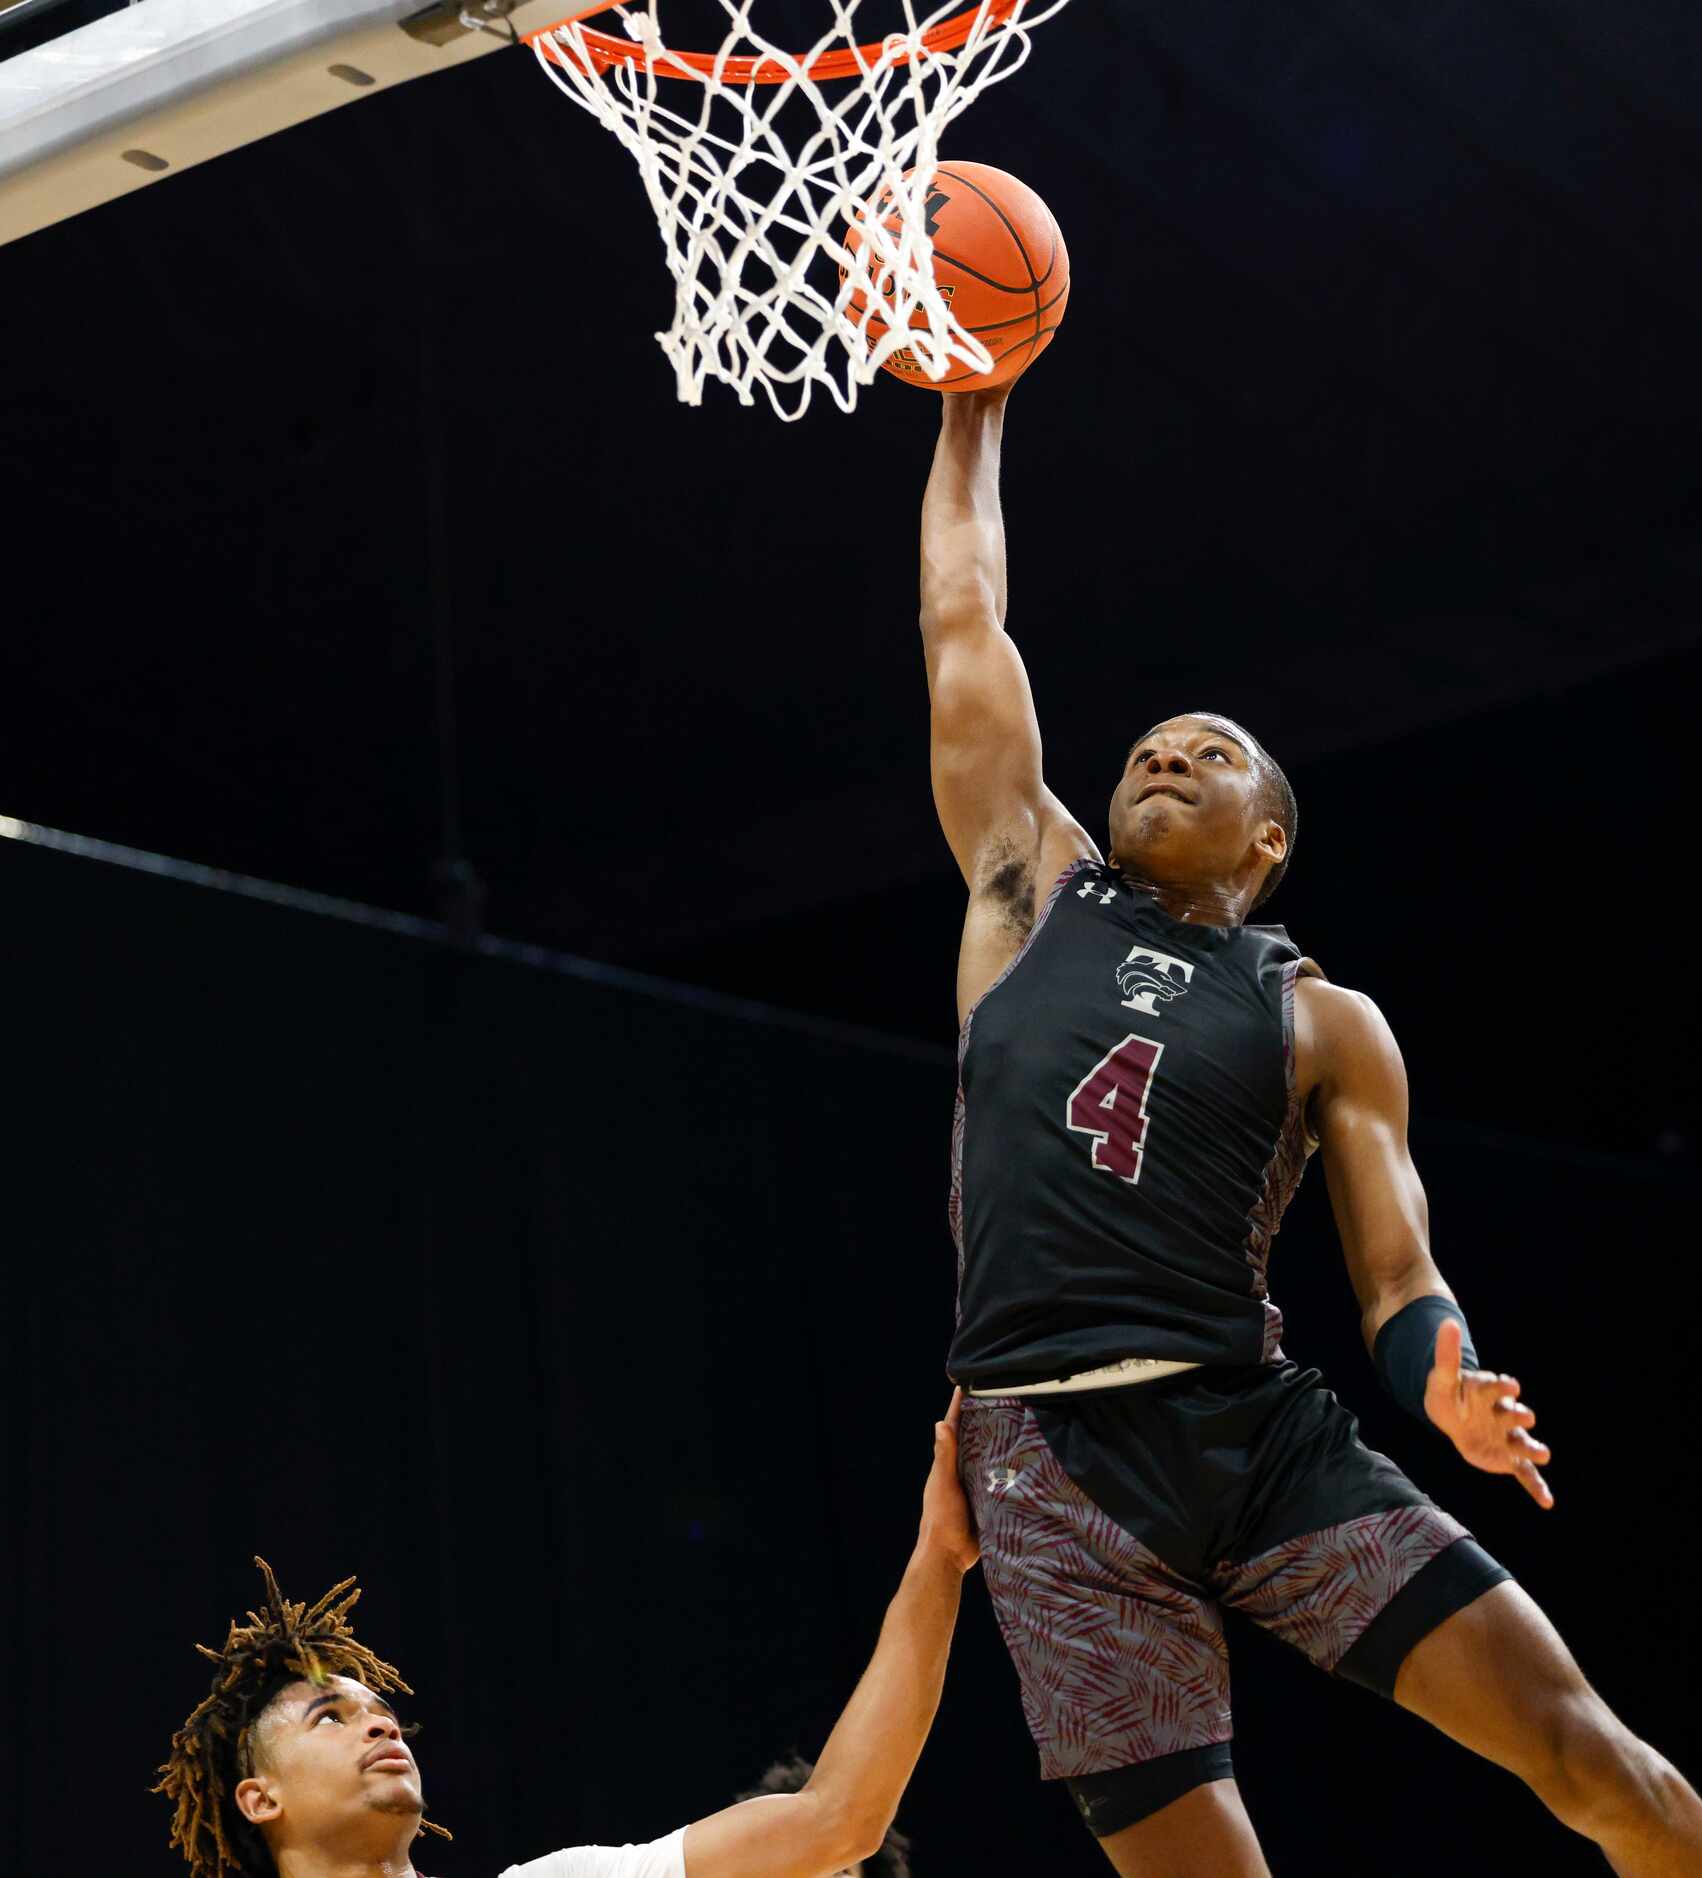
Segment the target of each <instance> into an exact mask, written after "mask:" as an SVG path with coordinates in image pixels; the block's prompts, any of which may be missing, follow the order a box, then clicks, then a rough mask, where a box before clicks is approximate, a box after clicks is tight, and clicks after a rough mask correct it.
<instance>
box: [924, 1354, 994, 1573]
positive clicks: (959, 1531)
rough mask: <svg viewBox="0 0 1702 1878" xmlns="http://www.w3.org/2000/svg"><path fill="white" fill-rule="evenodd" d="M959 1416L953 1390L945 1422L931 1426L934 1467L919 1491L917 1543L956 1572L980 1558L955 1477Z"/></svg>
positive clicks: (959, 1404) (960, 1409) (958, 1396)
mask: <svg viewBox="0 0 1702 1878" xmlns="http://www.w3.org/2000/svg"><path fill="white" fill-rule="evenodd" d="M962 1413H963V1391H962V1390H961V1389H954V1390H953V1391H952V1398H951V1407H950V1408H948V1409H947V1410H946V1418H945V1420H944V1421H943V1422H935V1423H934V1465H933V1466H932V1468H930V1469H929V1472H928V1484H927V1485H926V1486H925V1487H924V1488H923V1489H922V1530H921V1533H920V1535H919V1537H918V1540H917V1543H918V1544H919V1545H924V1546H927V1547H928V1548H929V1549H930V1550H933V1551H937V1552H940V1553H943V1554H944V1556H945V1557H947V1558H949V1559H950V1560H951V1561H952V1563H953V1564H954V1565H956V1567H957V1568H958V1570H959V1571H963V1572H966V1571H968V1570H969V1568H970V1566H971V1565H973V1564H974V1563H975V1561H976V1560H977V1559H978V1558H980V1556H981V1547H980V1545H979V1544H978V1543H977V1541H976V1538H975V1529H974V1527H973V1526H972V1525H971V1524H970V1520H969V1502H968V1500H967V1499H965V1498H964V1493H963V1487H962V1484H961V1483H960V1482H959V1480H958V1477H957V1424H958V1418H959V1416H960V1415H961V1414H962Z"/></svg>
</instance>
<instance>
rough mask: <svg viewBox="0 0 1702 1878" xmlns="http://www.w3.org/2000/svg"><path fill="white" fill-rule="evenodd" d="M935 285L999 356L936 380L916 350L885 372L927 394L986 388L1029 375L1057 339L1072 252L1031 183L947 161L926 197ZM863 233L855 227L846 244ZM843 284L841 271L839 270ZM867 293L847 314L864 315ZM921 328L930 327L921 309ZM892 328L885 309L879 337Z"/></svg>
mask: <svg viewBox="0 0 1702 1878" xmlns="http://www.w3.org/2000/svg"><path fill="white" fill-rule="evenodd" d="M914 173H915V172H914V171H911V172H909V174H912V175H913V174H914ZM928 234H929V237H930V239H931V240H932V241H933V244H934V279H935V281H936V282H937V283H938V285H939V289H940V292H941V293H942V294H943V295H944V297H945V300H946V303H947V305H948V306H949V307H950V308H951V310H952V313H953V315H954V317H955V318H957V319H958V320H959V321H960V322H961V323H962V324H963V326H964V327H965V328H966V329H967V330H968V331H969V332H972V333H973V334H974V335H975V337H976V338H977V339H979V340H980V341H981V343H982V345H984V346H985V347H986V348H987V350H988V351H989V352H990V353H991V354H992V355H993V369H992V370H991V371H990V372H976V371H971V370H970V369H969V367H967V366H961V365H956V364H954V365H953V368H952V370H951V371H950V372H948V373H947V374H946V376H945V377H944V378H942V379H941V380H940V381H939V382H938V383H937V384H936V383H935V382H934V380H932V379H931V378H929V376H928V374H927V372H926V371H924V370H923V367H922V363H921V361H920V360H919V359H918V358H917V357H916V354H915V353H914V352H912V351H911V349H910V348H909V347H908V346H905V347H902V348H901V349H900V350H898V351H897V352H894V353H893V354H892V356H891V357H890V358H888V359H886V360H885V361H884V362H883V368H882V369H883V370H885V371H888V372H891V373H892V375H893V377H894V378H899V379H902V380H904V382H905V383H907V384H912V385H920V386H922V388H923V389H924V390H926V391H984V390H986V389H987V387H989V386H991V385H1002V384H1004V383H1006V382H1007V381H1008V380H1010V379H1012V378H1015V377H1016V376H1017V374H1018V373H1019V372H1023V371H1026V370H1027V369H1028V367H1029V366H1031V365H1032V364H1033V363H1034V361H1035V360H1036V359H1037V358H1039V356H1040V355H1041V353H1042V352H1044V351H1045V350H1046V348H1047V347H1048V346H1049V345H1050V344H1051V343H1052V335H1053V333H1055V332H1056V331H1057V330H1058V324H1059V322H1060V321H1061V320H1062V319H1063V317H1064V308H1065V307H1066V306H1068V304H1069V299H1070V256H1069V251H1068V250H1067V249H1066V248H1065V246H1064V237H1063V236H1062V235H1061V234H1060V233H1059V231H1058V224H1057V222H1056V221H1055V220H1054V219H1053V215H1052V211H1051V210H1050V209H1049V208H1047V206H1046V204H1045V203H1044V202H1042V201H1041V199H1040V198H1039V196H1037V195H1036V194H1035V193H1034V191H1033V190H1032V189H1030V188H1029V186H1028V185H1027V183H1025V182H1023V181H1021V180H1020V178H1018V177H1015V176H1012V175H1009V174H1008V173H1007V172H1006V171H1004V170H996V169H994V168H992V166H991V165H990V164H986V163H942V164H941V165H940V166H939V168H938V169H937V170H935V172H934V184H933V188H932V189H931V190H930V191H929V194H928ZM860 239H861V237H860V234H859V231H858V229H857V227H856V226H855V224H853V225H852V227H851V228H850V230H849V231H848V233H847V236H846V244H845V245H846V246H847V247H848V248H851V249H853V250H855V249H856V248H857V246H858V245H859V242H860ZM841 278H843V270H841ZM863 306H864V297H863V295H862V294H860V293H857V294H853V295H852V297H851V301H850V304H849V306H848V307H847V309H846V311H847V312H848V313H849V314H850V316H851V318H852V319H854V320H861V318H862V317H863ZM911 323H912V324H913V325H916V326H920V325H923V324H924V323H925V320H924V316H923V315H922V314H921V313H918V314H917V315H916V316H915V318H914V319H913V321H912V322H911ZM886 330H887V328H886V325H885V324H884V322H883V321H882V320H881V317H880V315H879V314H878V313H876V314H874V315H873V316H872V317H871V318H870V320H869V326H868V331H869V335H870V337H871V338H877V339H878V338H880V337H881V336H882V335H883V334H884V333H885V332H886Z"/></svg>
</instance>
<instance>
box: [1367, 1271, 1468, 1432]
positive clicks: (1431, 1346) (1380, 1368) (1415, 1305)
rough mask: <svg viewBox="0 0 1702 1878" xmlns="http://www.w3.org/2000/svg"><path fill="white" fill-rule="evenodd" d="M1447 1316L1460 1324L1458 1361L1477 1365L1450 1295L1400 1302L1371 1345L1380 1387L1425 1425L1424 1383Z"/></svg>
mask: <svg viewBox="0 0 1702 1878" xmlns="http://www.w3.org/2000/svg"><path fill="white" fill-rule="evenodd" d="M1450 1317H1451V1318H1453V1320H1454V1321H1455V1323H1457V1324H1458V1325H1459V1327H1460V1332H1461V1338H1462V1342H1461V1348H1460V1361H1461V1363H1462V1364H1463V1365H1464V1366H1465V1368H1467V1369H1476V1368H1477V1367H1478V1360H1477V1351H1476V1350H1475V1349H1474V1348H1473V1347H1472V1333H1471V1331H1470V1330H1469V1329H1468V1328H1467V1327H1466V1320H1465V1315H1464V1313H1463V1312H1462V1311H1461V1310H1460V1307H1459V1306H1458V1305H1457V1304H1456V1303H1455V1302H1454V1301H1453V1299H1452V1298H1414V1299H1413V1301H1412V1302H1411V1303H1410V1304H1403V1305H1402V1306H1401V1308H1400V1309H1399V1310H1398V1311H1396V1313H1395V1314H1394V1316H1393V1317H1391V1318H1390V1319H1389V1321H1388V1322H1387V1323H1386V1324H1385V1325H1384V1326H1383V1328H1382V1329H1381V1330H1379V1331H1378V1333H1377V1341H1376V1343H1374V1344H1373V1345H1372V1347H1371V1360H1372V1361H1373V1362H1374V1363H1375V1364H1376V1365H1377V1374H1378V1375H1379V1376H1381V1377H1382V1379H1383V1387H1384V1388H1385V1389H1387V1390H1388V1392H1389V1393H1390V1395H1392V1396H1393V1397H1394V1398H1395V1400H1396V1401H1397V1402H1398V1403H1399V1404H1400V1405H1401V1407H1402V1408H1404V1409H1405V1410H1406V1411H1407V1413H1408V1414H1409V1415H1416V1416H1417V1417H1418V1419H1419V1420H1420V1421H1421V1422H1423V1423H1424V1425H1425V1426H1426V1427H1429V1426H1430V1425H1431V1422H1430V1417H1429V1416H1428V1415H1426V1414H1425V1412H1424V1385H1425V1384H1426V1383H1427V1382H1428V1381H1429V1380H1430V1371H1431V1369H1432V1367H1433V1366H1434V1364H1435V1361H1436V1333H1437V1331H1439V1330H1440V1329H1441V1328H1442V1325H1443V1323H1444V1321H1445V1320H1446V1319H1448V1318H1450Z"/></svg>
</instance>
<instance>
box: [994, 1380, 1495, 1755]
mask: <svg viewBox="0 0 1702 1878" xmlns="http://www.w3.org/2000/svg"><path fill="white" fill-rule="evenodd" d="M960 1449H961V1471H962V1477H963V1483H964V1487H965V1490H966V1491H967V1493H968V1495H969V1501H970V1505H971V1507H972V1509H973V1512H974V1516H975V1521H976V1526H977V1530H978V1532H979V1534H980V1539H981V1563H982V1570H983V1573H984V1575H985V1577H986V1581H987V1588H988V1591H989V1592H990V1594H991V1596H992V1599H993V1608H994V1610H995V1612H996V1613H997V1615H998V1620H999V1627H1000V1629H1001V1630H1002V1631H1003V1633H1004V1638H1005V1643H1006V1646H1007V1647H1008V1648H1009V1650H1010V1653H1011V1657H1012V1659H1013V1661H1014V1662H1015V1664H1016V1669H1017V1674H1018V1677H1019V1678H1020V1680H1021V1683H1022V1701H1023V1709H1024V1712H1025V1714H1026V1716H1027V1718H1028V1726H1029V1729H1030V1732H1031V1733H1032V1734H1033V1736H1034V1740H1035V1744H1036V1745H1037V1746H1038V1748H1039V1750H1040V1763H1041V1771H1042V1773H1043V1774H1044V1776H1045V1777H1046V1778H1047V1779H1049V1780H1056V1779H1067V1778H1071V1777H1078V1776H1082V1775H1087V1774H1097V1773H1105V1772H1109V1771H1111V1770H1112V1769H1116V1768H1123V1767H1130V1766H1133V1765H1135V1764H1137V1763H1140V1762H1143V1761H1148V1760H1152V1759H1155V1758H1157V1757H1158V1756H1160V1755H1166V1754H1176V1753H1180V1752H1182V1751H1184V1750H1186V1749H1193V1748H1201V1747H1206V1746H1208V1745H1210V1744H1212V1743H1216V1742H1225V1741H1228V1740H1229V1739H1230V1736H1231V1734H1232V1732H1233V1731H1232V1729H1231V1726H1230V1714H1229V1656H1228V1651H1227V1649H1226V1647H1225V1643H1224V1636H1223V1620H1222V1617H1221V1614H1220V1607H1223V1606H1227V1607H1228V1608H1230V1609H1232V1610H1236V1611H1240V1612H1242V1613H1243V1614H1244V1615H1246V1616H1247V1617H1249V1618H1251V1619H1252V1620H1253V1622H1254V1623H1256V1624H1259V1625H1260V1626H1261V1627H1262V1628H1264V1629H1265V1630H1268V1631H1270V1632H1272V1633H1273V1634H1274V1635H1276V1636H1278V1637H1280V1638H1282V1640H1283V1641H1284V1642H1285V1643H1291V1644H1293V1645H1294V1647H1295V1648H1296V1649H1298V1650H1300V1651H1302V1652H1303V1653H1304V1654H1305V1655H1306V1656H1308V1657H1310V1658H1311V1660H1312V1661H1313V1662H1314V1663H1316V1664H1317V1665H1318V1666H1319V1667H1320V1668H1321V1669H1325V1670H1330V1671H1334V1670H1335V1669H1336V1668H1337V1666H1338V1665H1339V1664H1340V1663H1341V1661H1342V1658H1343V1657H1344V1656H1345V1655H1346V1654H1347V1652H1348V1651H1349V1650H1350V1649H1351V1648H1352V1646H1353V1645H1354V1643H1355V1642H1356V1641H1357V1640H1358V1639H1359V1638H1360V1636H1361V1634H1362V1633H1363V1632H1364V1631H1365V1629H1366V1626H1367V1625H1369V1624H1370V1623H1371V1620H1372V1619H1373V1618H1374V1617H1376V1616H1377V1615H1378V1613H1379V1612H1381V1611H1383V1610H1384V1608H1385V1607H1386V1606H1387V1605H1388V1604H1389V1603H1390V1600H1391V1599H1393V1598H1394V1597H1395V1595H1396V1593H1397V1592H1399V1591H1400V1590H1401V1589H1402V1588H1403V1587H1404V1586H1405V1585H1406V1584H1407V1583H1408V1582H1409V1581H1410V1580H1411V1579H1412V1578H1413V1577H1414V1575H1415V1574H1417V1573H1418V1572H1419V1571H1421V1570H1422V1569H1423V1568H1424V1567H1425V1566H1426V1565H1428V1564H1429V1563H1430V1562H1431V1561H1432V1560H1433V1559H1436V1558H1437V1557H1438V1556H1439V1555H1440V1554H1441V1553H1443V1552H1444V1551H1446V1550H1447V1549H1448V1548H1449V1547H1451V1546H1453V1545H1454V1544H1455V1542H1456V1541H1459V1540H1462V1539H1466V1538H1467V1537H1468V1535H1467V1533H1466V1530H1465V1528H1464V1527H1463V1526H1461V1525H1460V1524H1459V1523H1458V1522H1457V1521H1456V1520H1453V1519H1450V1518H1449V1517H1448V1515H1447V1514H1446V1513H1444V1512H1442V1511H1440V1509H1438V1508H1437V1507H1435V1506H1433V1505H1432V1504H1431V1503H1430V1502H1429V1501H1428V1500H1426V1499H1425V1498H1424V1496H1423V1495H1422V1494H1421V1493H1420V1492H1419V1491H1418V1489H1417V1488H1416V1487H1414V1486H1413V1485H1412V1483H1411V1482H1410V1481H1409V1480H1408V1479H1407V1478H1406V1476H1405V1475H1404V1474H1402V1473H1401V1472H1400V1470H1399V1469H1398V1468H1396V1467H1395V1465H1394V1464H1393V1462H1391V1461H1389V1460H1388V1459H1386V1458H1385V1457H1384V1456H1383V1455H1380V1454H1376V1453H1374V1452H1373V1451H1372V1450H1371V1449H1369V1448H1367V1447H1365V1446H1364V1444H1363V1443H1362V1442H1361V1441H1360V1440H1359V1437H1358V1425H1357V1423H1356V1422H1355V1421H1354V1419H1353V1417H1352V1416H1351V1415H1349V1414H1348V1412H1347V1411H1346V1410H1345V1409H1343V1408H1342V1406H1341V1404H1340V1403H1339V1402H1337V1401H1336V1398H1335V1397H1334V1396H1333V1395H1332V1394H1331V1393H1330V1392H1329V1391H1328V1390H1327V1389H1325V1388H1324V1387H1323V1386H1322V1382H1321V1379H1320V1378H1319V1376H1318V1372H1317V1371H1315V1370H1311V1371H1302V1370H1300V1369H1299V1368H1297V1366H1296V1365H1294V1364H1292V1363H1290V1364H1286V1365H1280V1366H1275V1365H1273V1366H1268V1367H1263V1368H1248V1369H1224V1368H1209V1369H1200V1370H1193V1371H1189V1372H1187V1373H1185V1374H1182V1375H1178V1376H1174V1377H1170V1378H1166V1379H1163V1380H1160V1381H1156V1382H1149V1383H1142V1384H1139V1385H1137V1386H1135V1387H1132V1388H1126V1389H1118V1390H1109V1391H1105V1392H1102V1393H1099V1394H1093V1395H1079V1396H1053V1397H1042V1398H1038V1399H1036V1398H1015V1397H1003V1398H1000V1397H992V1398H986V1399H977V1398H974V1397H966V1398H965V1400H964V1404H963V1423H962V1430H961V1436H960ZM1474 1549H1475V1548H1474ZM1485 1563H1486V1564H1487V1565H1488V1567H1489V1570H1490V1573H1491V1574H1492V1575H1500V1576H1504V1575H1505V1574H1503V1573H1501V1572H1500V1568H1499V1567H1496V1566H1494V1564H1493V1561H1490V1560H1487V1558H1486V1557H1485ZM1482 1588H1483V1587H1482V1585H1481V1584H1480V1585H1478V1586H1477V1588H1476V1590H1475V1591H1473V1592H1472V1593H1471V1595H1476V1591H1480V1590H1481V1589H1482ZM1466 1601H1468V1598H1467V1597H1466V1596H1465V1595H1464V1594H1462V1595H1460V1596H1459V1597H1458V1598H1457V1599H1456V1600H1455V1603H1454V1608H1458V1605H1459V1604H1460V1603H1463V1602H1466ZM1449 1614H1450V1613H1449V1610H1448V1609H1446V1608H1443V1609H1439V1610H1437V1611H1436V1612H1435V1614H1434V1615H1424V1616H1421V1617H1420V1620H1419V1621H1420V1624H1421V1626H1422V1627H1423V1628H1433V1627H1434V1625H1435V1624H1436V1623H1440V1622H1441V1621H1442V1619H1443V1618H1444V1617H1446V1616H1447V1615H1449ZM1393 1615H1394V1614H1393V1613H1391V1616H1393ZM1423 1628H1420V1629H1419V1630H1418V1632H1417V1634H1415V1635H1412V1636H1410V1637H1409V1638H1408V1639H1407V1645H1406V1647H1410V1644H1411V1642H1413V1641H1416V1640H1417V1635H1421V1634H1423ZM1391 1675H1392V1672H1391Z"/></svg>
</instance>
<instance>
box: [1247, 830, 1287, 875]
mask: <svg viewBox="0 0 1702 1878" xmlns="http://www.w3.org/2000/svg"><path fill="white" fill-rule="evenodd" d="M1253 852H1254V853H1255V854H1256V855H1258V856H1259V858H1260V859H1261V860H1263V861H1269V862H1270V864H1271V866H1272V867H1280V866H1281V865H1282V863H1283V862H1284V861H1285V860H1286V859H1287V858H1288V836H1287V835H1286V834H1285V833H1284V832H1283V826H1282V823H1281V822H1265V823H1264V824H1263V825H1262V826H1261V827H1260V829H1259V832H1258V834H1256V835H1255V836H1254V837H1253Z"/></svg>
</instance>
